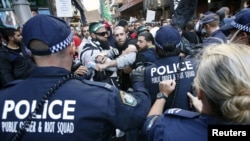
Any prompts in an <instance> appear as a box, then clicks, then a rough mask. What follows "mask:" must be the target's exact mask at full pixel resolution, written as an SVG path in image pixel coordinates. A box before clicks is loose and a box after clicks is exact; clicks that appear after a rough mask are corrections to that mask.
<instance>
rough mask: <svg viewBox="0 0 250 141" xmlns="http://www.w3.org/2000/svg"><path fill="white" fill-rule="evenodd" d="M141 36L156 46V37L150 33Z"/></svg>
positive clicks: (143, 33)
mask: <svg viewBox="0 0 250 141" xmlns="http://www.w3.org/2000/svg"><path fill="white" fill-rule="evenodd" d="M139 36H143V37H144V38H145V40H146V41H151V42H152V44H154V37H153V35H152V34H151V33H150V32H142V33H140V34H139V35H138V37H139Z"/></svg>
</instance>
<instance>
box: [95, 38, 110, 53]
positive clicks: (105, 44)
mask: <svg viewBox="0 0 250 141" xmlns="http://www.w3.org/2000/svg"><path fill="white" fill-rule="evenodd" d="M96 40H97V41H98V42H99V43H100V46H101V47H102V49H104V50H108V49H110V46H109V42H108V41H102V40H99V39H96Z"/></svg>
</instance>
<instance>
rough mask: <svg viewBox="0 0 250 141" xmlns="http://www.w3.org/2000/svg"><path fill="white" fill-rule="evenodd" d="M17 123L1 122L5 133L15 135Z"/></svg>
mask: <svg viewBox="0 0 250 141" xmlns="http://www.w3.org/2000/svg"><path fill="white" fill-rule="evenodd" d="M17 123H18V122H16V121H14V122H11V121H8V122H1V125H2V131H3V132H10V133H15V132H16V127H17Z"/></svg>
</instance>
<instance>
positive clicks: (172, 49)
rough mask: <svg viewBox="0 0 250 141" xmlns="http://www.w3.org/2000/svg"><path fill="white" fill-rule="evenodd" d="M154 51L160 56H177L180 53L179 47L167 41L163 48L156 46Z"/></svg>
mask: <svg viewBox="0 0 250 141" xmlns="http://www.w3.org/2000/svg"><path fill="white" fill-rule="evenodd" d="M156 51H157V53H158V55H159V56H160V57H168V56H177V55H179V53H180V48H176V45H175V44H173V43H167V44H165V45H164V47H163V49H162V48H159V47H156Z"/></svg>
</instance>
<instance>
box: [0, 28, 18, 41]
mask: <svg viewBox="0 0 250 141" xmlns="http://www.w3.org/2000/svg"><path fill="white" fill-rule="evenodd" d="M17 31H18V30H17V29H15V28H11V27H8V28H5V29H4V30H3V33H2V34H3V38H4V39H5V40H6V41H7V42H9V37H10V36H14V35H15V32H17Z"/></svg>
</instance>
